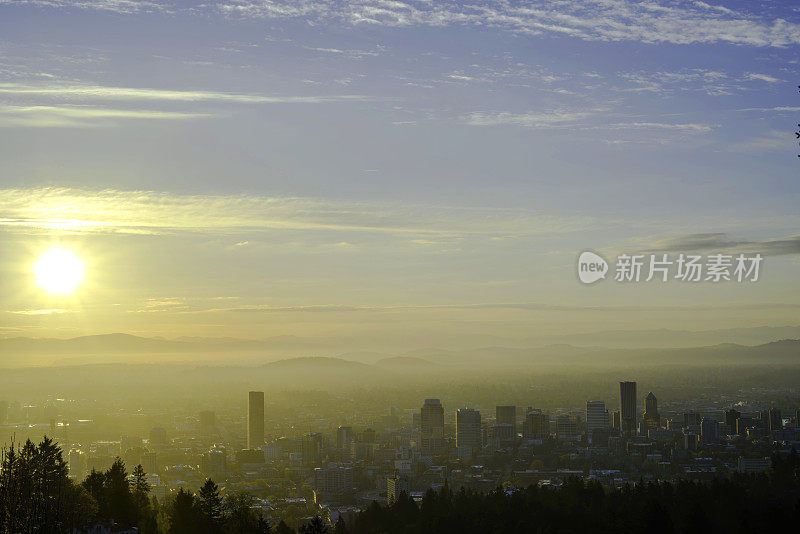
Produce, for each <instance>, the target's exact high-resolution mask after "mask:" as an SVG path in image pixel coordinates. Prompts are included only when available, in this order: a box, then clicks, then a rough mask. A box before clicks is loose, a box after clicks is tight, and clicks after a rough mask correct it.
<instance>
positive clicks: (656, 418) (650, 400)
mask: <svg viewBox="0 0 800 534" xmlns="http://www.w3.org/2000/svg"><path fill="white" fill-rule="evenodd" d="M642 423H644V428H645V430H653V429H656V428H658V427H659V426H661V416H660V415H659V413H658V400H657V399H656V396H655V395H653V392H652V391H651V392H650V393H648V394H647V397H645V399H644V414H642ZM645 433H646V432H645Z"/></svg>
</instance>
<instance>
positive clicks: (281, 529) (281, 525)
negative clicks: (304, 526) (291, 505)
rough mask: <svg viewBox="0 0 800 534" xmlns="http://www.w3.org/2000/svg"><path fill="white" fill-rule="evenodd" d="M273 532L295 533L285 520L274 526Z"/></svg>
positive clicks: (276, 533) (281, 533)
mask: <svg viewBox="0 0 800 534" xmlns="http://www.w3.org/2000/svg"><path fill="white" fill-rule="evenodd" d="M275 534H297V533H296V532H295V531H294V530H293V529H292V528H291V527H290V526H289V525H287V524H286V522H285V521H281V522H280V523H278V526H276V527H275Z"/></svg>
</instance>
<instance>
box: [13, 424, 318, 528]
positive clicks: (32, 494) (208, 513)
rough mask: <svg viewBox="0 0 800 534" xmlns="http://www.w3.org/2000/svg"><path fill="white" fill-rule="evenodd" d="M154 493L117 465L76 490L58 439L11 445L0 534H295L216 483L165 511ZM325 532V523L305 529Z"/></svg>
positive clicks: (182, 494)
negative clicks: (106, 532)
mask: <svg viewBox="0 0 800 534" xmlns="http://www.w3.org/2000/svg"><path fill="white" fill-rule="evenodd" d="M150 490H151V488H150V486H149V485H148V483H147V475H146V473H145V471H144V469H143V468H142V466H141V465H137V466H136V467H135V468H134V469H133V471H132V473H130V475H129V473H128V472H127V469H126V467H125V464H124V463H123V461H122V460H121V459H119V458H117V459H116V460H115V461H114V463H113V464H112V465H111V467H109V468H108V469H107V470H106V471H96V470H94V469H93V470H92V472H91V473H89V474H88V475H87V476H86V478H84V480H83V481H81V482H79V483H78V482H74V481H73V480H71V479H70V478H69V468H68V466H67V463H66V461H65V460H64V456H63V451H62V450H61V448H60V447H59V446H58V444H56V443H55V442H54V441H53V440H52V439H50V438H48V437H45V438H44V439H43V440H42V441H41V443H39V444H34V443H33V442H32V441H30V440H27V441H26V442H25V443H24V444H23V445H21V446H18V445H16V444H12V445H11V446H10V447H7V448H4V449H2V450H1V451H0V534H20V533H22V534H61V533H65V532H70V533H76V534H77V533H80V532H83V531H86V530H88V529H91V528H92V527H94V526H96V525H104V526H106V527H108V528H110V529H112V531H113V530H115V529H116V530H119V529H123V528H129V527H136V528H137V529H138V531H139V532H140V533H141V534H268V533H275V534H295V531H294V530H293V529H291V528H290V527H289V526H288V525H286V523H284V522H282V521H281V522H280V523H278V524H277V525H275V526H274V527H273V528H271V527H270V525H269V523H268V522H267V521H266V520H265V519H264V518H263V517H262V516H261V514H259V513H258V512H257V511H256V510H254V508H253V506H252V505H253V497H252V496H251V495H249V494H248V493H245V492H238V493H230V494H228V495H226V496H225V497H224V498H223V497H222V496H221V493H220V489H219V486H217V484H216V483H215V482H214V481H213V480H211V479H208V480H206V482H205V484H203V486H202V487H201V488H200V490H199V491H198V492H197V494H195V493H193V492H190V491H187V490H185V489H180V490H178V492H177V493H176V494H175V495H174V497H173V498H170V499H168V500H167V501H166V502H163V503H159V502H158V499H156V498H155V497H152V496H151V495H150ZM324 531H325V524H324V522H323V521H322V520H321V519H320V518H315V520H314V521H311V522H310V523H309V524H308V525H305V526H303V527H302V528H301V532H302V533H304V534H305V533H308V534H314V533H316V532H324Z"/></svg>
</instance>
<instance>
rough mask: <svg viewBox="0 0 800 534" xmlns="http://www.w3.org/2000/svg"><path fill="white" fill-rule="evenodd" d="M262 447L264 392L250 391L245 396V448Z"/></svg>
mask: <svg viewBox="0 0 800 534" xmlns="http://www.w3.org/2000/svg"><path fill="white" fill-rule="evenodd" d="M263 445H264V392H263V391H251V392H250V393H248V395H247V448H248V449H260V448H261V447H262V446H263Z"/></svg>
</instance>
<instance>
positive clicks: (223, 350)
mask: <svg viewBox="0 0 800 534" xmlns="http://www.w3.org/2000/svg"><path fill="white" fill-rule="evenodd" d="M340 342H341V340H337V341H336V343H334V345H333V346H330V345H327V344H326V343H327V341H326V338H297V337H293V336H277V337H273V338H266V339H263V340H247V339H234V338H209V339H206V338H181V339H174V340H168V339H163V338H156V337H153V338H148V337H140V336H134V335H130V334H105V335H96V336H82V337H76V338H71V339H50V338H24V337H16V338H4V339H0V367H5V368H9V367H28V366H42V365H53V364H58V365H80V364H92V363H162V362H163V363H168V362H173V363H174V362H202V363H207V364H220V363H226V364H246V365H259V364H264V363H266V362H274V363H273V364H270V365H272V367H271V369H272V370H273V371H277V370H278V369H280V368H281V367H290V368H292V369H300V368H301V367H302V366H306V367H312V366H313V367H315V368H317V367H324V368H331V369H336V370H342V369H350V370H356V369H362V370H365V369H371V371H373V372H374V371H377V370H381V371H384V372H389V371H403V372H412V371H415V370H417V369H423V368H426V369H431V368H432V367H438V366H440V367H472V368H481V367H485V366H487V365H491V366H506V367H509V366H511V367H529V366H536V365H576V364H580V365H590V366H591V365H604V364H625V365H637V364H646V365H660V364H688V365H691V364H695V363H720V364H723V363H753V362H761V363H772V364H796V363H800V340H797V339H783V340H779V341H771V342H769V343H764V344H759V345H755V346H748V345H742V344H734V343H722V344H710V345H706V346H702V345H699V346H695V347H685V348H611V347H607V346H606V347H603V346H592V347H580V346H574V345H569V344H563V343H562V344H552V345H546V346H539V347H529V348H519V347H506V346H483V347H480V346H479V347H476V348H472V349H466V350H445V349H415V350H412V351H398V352H396V353H390V352H369V351H363V352H341V351H340V350H339V349H340ZM333 354H339V356H338V357H332V355H333ZM312 355H313V356H314V357H310V356H312ZM275 360H281V361H275ZM290 362H291V363H290ZM373 364H375V365H373ZM358 365H363V366H364V368H359V367H357V366H358ZM365 372H366V370H365Z"/></svg>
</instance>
